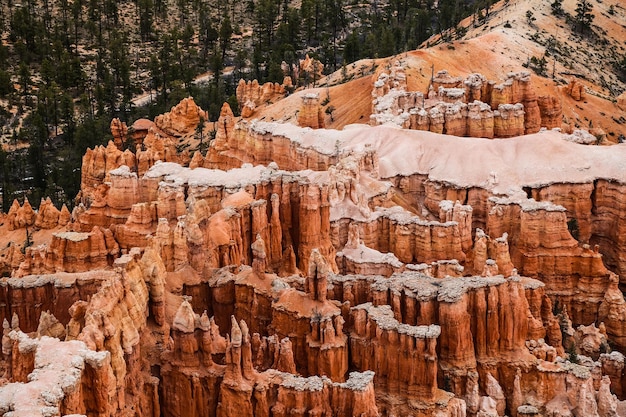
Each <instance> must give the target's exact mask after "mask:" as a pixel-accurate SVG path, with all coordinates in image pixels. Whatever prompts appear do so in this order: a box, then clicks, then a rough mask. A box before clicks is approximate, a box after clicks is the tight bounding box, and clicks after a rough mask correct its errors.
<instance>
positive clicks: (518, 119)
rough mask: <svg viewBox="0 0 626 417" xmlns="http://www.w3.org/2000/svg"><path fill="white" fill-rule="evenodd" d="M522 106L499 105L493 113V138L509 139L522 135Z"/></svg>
mask: <svg viewBox="0 0 626 417" xmlns="http://www.w3.org/2000/svg"><path fill="white" fill-rule="evenodd" d="M524 114H525V112H524V106H523V105H522V104H520V103H518V104H500V105H499V106H498V110H495V111H494V112H493V133H494V136H495V137H502V138H510V137H513V136H520V135H523V134H524V129H525V128H524Z"/></svg>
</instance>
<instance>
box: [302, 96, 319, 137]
mask: <svg viewBox="0 0 626 417" xmlns="http://www.w3.org/2000/svg"><path fill="white" fill-rule="evenodd" d="M298 126H301V127H311V128H313V129H320V128H323V127H324V126H325V122H324V113H323V112H322V107H321V106H320V97H319V94H317V93H307V94H304V95H303V96H302V106H301V107H300V111H299V113H298Z"/></svg>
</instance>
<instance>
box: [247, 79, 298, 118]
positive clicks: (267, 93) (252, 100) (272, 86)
mask: <svg viewBox="0 0 626 417" xmlns="http://www.w3.org/2000/svg"><path fill="white" fill-rule="evenodd" d="M285 87H286V86H285V84H283V85H281V84H278V83H269V82H268V83H265V84H263V85H260V84H259V83H258V81H257V80H253V81H248V82H246V81H245V80H244V79H241V80H239V84H237V92H236V94H237V102H238V103H239V108H240V110H241V117H244V118H248V117H251V116H252V115H254V113H255V111H256V108H257V107H259V106H261V105H263V104H267V103H269V102H271V101H275V100H277V99H280V98H282V96H284V95H285Z"/></svg>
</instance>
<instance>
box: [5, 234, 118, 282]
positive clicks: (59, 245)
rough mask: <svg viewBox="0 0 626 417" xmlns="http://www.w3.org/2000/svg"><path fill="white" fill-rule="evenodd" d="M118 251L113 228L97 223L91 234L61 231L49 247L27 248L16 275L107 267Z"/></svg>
mask: <svg viewBox="0 0 626 417" xmlns="http://www.w3.org/2000/svg"><path fill="white" fill-rule="evenodd" d="M118 254H119V246H118V244H117V242H116V241H115V239H114V238H113V235H112V233H111V231H110V230H109V229H101V228H99V227H97V226H96V227H94V228H93V230H92V231H91V232H90V233H80V232H59V233H55V234H53V235H52V240H51V242H50V245H49V246H39V247H29V248H27V249H26V253H25V255H24V260H23V261H22V263H21V264H20V266H19V269H18V270H17V271H15V273H14V275H15V276H16V277H22V276H25V275H32V274H46V273H54V272H85V271H90V270H93V269H104V268H105V267H107V266H108V265H110V264H111V263H112V262H113V259H114V258H116V257H117V256H118Z"/></svg>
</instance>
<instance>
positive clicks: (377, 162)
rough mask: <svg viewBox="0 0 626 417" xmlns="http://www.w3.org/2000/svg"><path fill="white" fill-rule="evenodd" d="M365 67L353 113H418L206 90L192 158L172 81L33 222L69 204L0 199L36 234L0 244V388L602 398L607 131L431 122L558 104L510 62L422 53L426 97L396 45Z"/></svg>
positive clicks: (154, 403)
mask: <svg viewBox="0 0 626 417" xmlns="http://www.w3.org/2000/svg"><path fill="white" fill-rule="evenodd" d="M374 79H375V80H374V83H375V84H374V88H373V90H374V92H373V95H372V98H373V99H374V101H375V102H374V103H373V107H374V109H375V110H376V111H378V110H380V111H381V113H380V115H381V116H380V117H378V116H376V117H374V118H373V119H371V120H373V121H374V124H375V123H378V122H379V121H383V120H384V119H385V118H386V117H387V116H389V115H390V118H389V120H390V121H392V122H393V123H396V122H398V123H399V124H400V125H403V126H404V125H405V124H408V126H409V127H414V128H419V129H424V130H423V131H421V132H410V131H409V130H408V129H407V130H402V129H398V128H394V127H387V126H377V127H372V126H352V127H350V128H347V129H345V130H343V131H341V132H336V131H332V130H328V129H319V130H315V131H313V130H312V129H309V128H301V127H298V126H293V125H281V124H277V123H269V122H262V121H254V122H247V121H241V120H240V121H236V120H235V119H234V117H233V116H232V112H231V111H230V108H229V107H228V106H227V105H225V106H224V107H223V108H222V113H221V116H220V120H219V121H218V122H217V126H215V128H216V140H215V141H214V142H213V143H212V144H211V146H210V148H209V150H208V151H207V155H206V157H203V156H202V155H201V154H199V153H196V154H195V155H194V156H193V158H191V155H189V156H185V155H184V154H182V153H181V154H179V153H177V150H176V146H175V144H176V140H178V139H179V138H182V137H183V136H176V135H184V134H185V133H182V132H185V131H188V132H191V131H190V130H185V129H190V126H191V125H192V124H193V123H192V122H190V121H192V119H193V108H194V107H193V105H192V104H191V103H189V102H186V104H181V105H180V108H177V110H176V111H174V110H173V111H172V112H171V113H169V114H168V116H167V117H162V118H161V119H159V123H158V124H155V125H150V124H149V123H146V126H148V127H147V129H145V130H142V131H145V132H146V134H145V136H141V138H140V139H139V141H138V142H137V144H138V145H140V146H136V149H135V150H134V151H131V150H128V151H125V152H120V151H119V149H118V148H117V147H116V146H115V145H114V144H113V142H111V143H110V144H109V145H108V146H107V147H106V148H104V147H100V148H97V149H95V150H91V151H88V154H89V155H88V156H87V155H86V156H85V159H84V161H85V164H86V165H85V166H84V167H83V182H84V184H83V189H82V190H81V193H82V194H81V202H82V203H83V204H82V205H79V206H78V207H77V208H76V209H75V211H74V213H73V216H72V217H73V220H74V221H73V223H70V224H69V229H70V230H72V231H64V232H60V231H46V230H43V229H40V227H44V226H45V227H47V226H50V227H53V228H54V227H57V226H55V224H56V225H58V224H65V223H63V222H67V221H69V220H70V215H69V212H68V210H67V208H65V209H62V210H61V211H58V210H56V209H53V207H52V206H51V203H50V202H49V201H48V200H44V201H43V202H42V204H41V207H40V209H39V211H38V212H36V213H35V212H34V211H33V210H32V208H30V210H28V205H27V204H26V203H25V204H24V206H20V205H19V203H17V202H15V203H14V205H13V208H12V209H11V212H10V213H9V214H8V215H6V216H2V225H0V228H1V227H5V229H4V230H5V232H4V233H5V234H6V235H7V236H9V237H10V239H15V238H16V236H17V238H18V239H21V238H22V237H23V234H24V233H25V232H24V231H19V230H17V231H16V230H15V228H16V227H17V228H19V227H22V226H20V223H21V224H26V223H27V222H31V221H32V223H31V224H32V225H35V227H34V228H32V230H30V229H29V230H30V231H29V233H33V235H32V237H33V239H34V240H35V241H36V242H37V246H30V247H28V248H25V250H24V252H25V253H24V254H23V255H22V254H21V250H20V249H21V248H20V246H19V245H16V244H15V243H11V244H8V241H7V244H6V246H3V248H4V249H3V250H2V252H1V253H0V257H2V262H3V264H2V273H3V275H7V276H8V275H13V277H12V278H8V277H7V278H4V279H2V280H0V320H2V321H3V337H2V358H1V359H0V370H2V375H3V378H4V381H2V383H1V384H0V385H1V386H0V408H1V409H5V408H6V409H7V410H9V409H10V410H12V412H17V411H19V412H22V414H24V415H29V416H31V415H32V416H39V415H68V414H70V413H72V414H79V415H98V416H110V415H122V416H126V415H135V414H137V412H138V411H137V410H141V414H142V415H143V414H145V415H152V416H156V415H166V416H170V415H171V416H174V415H178V416H197V415H216V416H230V415H248V416H254V417H255V416H269V415H275V416H288V415H305V414H306V415H333V416H338V417H344V416H354V415H364V416H368V417H369V416H372V417H374V416H377V415H386V416H389V415H420V416H423V417H435V416H437V417H441V416H455V417H458V416H465V415H470V416H495V415H504V414H508V415H512V416H520V415H529V416H531V415H545V416H548V415H554V416H556V415H591V416H593V415H598V416H603V415H611V416H613V415H620V413H622V410H623V409H624V403H622V402H620V401H619V400H618V399H617V398H623V396H624V390H623V386H624V385H623V382H624V357H623V355H622V354H621V353H620V352H619V351H621V350H623V349H624V347H623V340H622V339H623V336H624V326H623V321H624V316H625V315H626V314H625V313H624V311H622V310H623V307H624V298H623V295H622V293H621V291H620V289H619V280H620V277H619V275H620V274H621V275H623V274H622V272H623V269H624V268H622V264H624V262H622V260H623V259H622V258H623V256H622V255H621V253H622V252H623V250H622V249H624V248H625V247H626V241H624V238H623V235H624V233H622V232H623V230H622V229H623V227H622V226H623V224H622V223H623V220H624V218H623V217H624V216H623V215H622V214H623V212H626V210H622V209H623V207H622V205H623V204H622V203H623V201H622V200H624V199H623V198H622V197H621V196H622V194H624V193H623V184H624V183H626V177H624V170H623V169H622V168H623V167H622V166H621V165H620V163H619V161H622V160H623V159H624V158H623V156H624V155H623V154H624V151H623V149H622V148H621V147H619V146H614V147H611V148H610V149H609V148H606V149H605V148H602V147H594V149H593V152H591V151H590V148H588V147H587V148H585V149H584V151H583V150H581V149H580V148H582V147H581V146H579V145H576V144H573V143H571V142H569V141H567V140H564V139H567V138H566V136H564V135H562V134H560V133H559V132H557V131H545V132H541V133H538V134H533V135H527V136H525V137H522V138H511V139H509V140H506V141H489V140H478V139H477V140H473V139H467V138H460V137H456V136H454V135H470V134H472V133H470V132H476V134H480V136H485V137H492V136H493V137H497V136H498V134H499V135H504V136H506V135H509V134H511V133H510V132H511V130H516V131H519V132H521V133H525V132H526V133H527V132H530V131H533V130H534V129H536V128H537V127H536V126H537V118H536V117H535V116H536V114H535V113H536V110H537V109H539V113H540V114H541V115H545V117H548V118H549V117H552V118H553V119H554V120H556V119H557V118H558V115H557V114H558V111H557V110H558V109H557V107H556V104H557V103H556V102H553V101H551V100H546V101H545V103H544V104H545V105H544V104H541V103H542V100H541V99H538V98H536V96H535V94H534V92H533V91H532V86H531V84H530V78H529V77H528V76H527V74H526V75H525V74H524V73H519V74H511V75H509V76H508V77H507V79H506V80H505V82H504V83H502V85H501V86H496V84H495V83H493V82H489V81H487V80H486V79H485V78H484V77H481V76H479V75H477V74H473V75H471V76H470V77H468V78H467V79H465V80H464V79H462V78H458V79H457V77H452V76H450V75H449V74H445V73H440V74H438V75H437V77H436V84H437V85H436V88H433V89H432V91H430V92H429V94H428V97H425V95H424V93H423V92H408V91H406V86H407V85H410V83H407V79H406V73H405V72H404V68H403V67H402V63H401V62H395V63H393V65H389V66H388V67H386V68H384V69H382V68H381V69H380V70H379V71H377V73H376V74H375V75H374ZM246 86H247V84H246V85H244V87H246ZM244 87H242V89H243V88H244ZM418 93H419V94H418ZM259 94H264V93H263V89H261V91H260V93H259ZM469 100H471V103H470V104H467V103H465V101H469ZM474 100H481V102H478V101H474ZM487 103H489V104H487ZM493 103H497V106H498V107H499V110H497V111H495V112H493V111H492V110H491V109H492V108H496V107H495V106H494V107H492V106H491V104H493ZM518 103H519V104H518ZM542 106H544V107H543V108H545V109H546V110H545V111H544V110H542ZM533 109H534V110H533ZM386 112H388V113H386ZM502 112H505V113H506V112H509V113H507V116H506V117H508V118H506V117H504V118H503V116H502ZM516 112H517V113H518V114H517V115H516ZM524 112H526V114H524ZM318 113H319V112H318ZM466 113H467V114H466ZM196 114H197V112H196ZM520 114H521V116H520ZM533 114H535V115H533ZM526 115H529V117H526ZM185 120H186V121H185ZM505 122H506V123H505ZM142 123H143V122H142ZM507 123H508V124H507ZM541 123H543V121H542V122H541ZM185 126H186V127H185ZM179 128H180V130H177V129H179ZM164 129H170V131H168V132H166V130H164ZM130 130H131V132H130V133H127V134H129V135H133V136H132V137H133V139H135V138H137V137H139V136H140V135H138V136H134V135H135V133H136V132H133V130H134V129H130ZM425 130H436V131H441V132H443V131H445V132H447V133H454V135H452V134H449V135H447V136H445V137H443V136H439V135H438V134H435V133H433V132H426V131H425ZM496 130H497V131H498V134H496ZM521 133H520V134H521ZM142 135H143V134H142ZM130 148H132V146H131V147H130ZM560 158H563V160H561V159H560ZM159 160H160V161H161V162H158V161H159ZM563 161H567V163H564V162H563ZM180 162H184V163H187V162H189V167H185V166H182V165H181V164H180ZM279 167H280V168H279ZM217 168H219V169H217ZM24 207H26V209H24ZM55 210H56V211H55ZM31 213H32V214H31ZM62 218H63V219H64V220H61V219H62ZM25 219H28V220H25ZM11 228H13V230H9V229H11ZM53 232H54V233H53ZM48 236H51V237H48ZM39 242H47V243H45V244H41V245H40V244H39ZM603 261H605V262H606V265H605V264H604V263H603ZM18 262H19V263H20V265H19V266H18V265H16V263H18ZM607 266H608V267H609V268H610V269H611V270H612V271H614V272H609V269H608V268H607ZM518 271H519V273H521V274H522V276H520V275H519V274H518ZM622 278H623V277H622ZM19 328H21V329H22V330H23V331H24V332H28V333H30V334H31V335H32V337H38V339H34V338H33V339H31V337H29V336H27V335H26V334H25V333H21V332H20V331H19V330H18V329H19ZM50 336H53V337H58V338H59V340H58V341H57V340H53V341H52V342H49V341H50V340H52V339H51V337H50ZM61 340H64V341H61ZM611 347H614V348H616V349H617V350H616V351H614V352H610V353H609V351H610V348H611ZM46 349H48V350H49V351H53V352H55V355H54V356H51V355H50V354H46V353H45V350H46ZM85 352H86V353H85ZM566 353H567V354H566ZM66 354H68V355H69V356H68V357H69V359H68V357H66V356H65V355H66ZM51 357H54V359H55V360H57V361H58V363H59V365H62V366H63V369H58V368H56V367H55V366H56V364H51V363H49V362H50V361H48V359H49V358H51ZM47 358H48V359H47ZM565 358H569V361H568V360H566V359H565ZM576 359H578V362H579V363H573V362H575V361H576ZM46 361H47V362H46ZM39 364H43V365H41V366H40V365H39ZM51 369H52V370H54V372H55V375H60V378H61V383H60V384H61V385H62V386H61V388H59V383H58V382H57V381H59V378H58V377H57V376H53V375H47V374H45V372H47V370H51ZM348 370H354V371H356V372H352V373H349V372H348ZM76 381H77V382H76ZM42 384H43V385H42ZM50 384H52V385H50ZM50 387H52V388H50ZM614 394H615V395H616V396H617V397H615V396H613V395H614ZM15 395H18V396H19V397H16V396H15ZM14 398H19V399H20V400H22V399H26V400H24V401H20V402H18V403H16V401H14ZM41 398H43V399H44V401H45V402H46V403H45V405H41V404H40V402H41V400H40V399H41ZM31 404H34V406H35V407H36V408H34V409H27V408H25V407H26V406H29V407H30V405H31ZM20 407H21V408H20ZM46 407H49V408H46ZM55 407H56V408H55Z"/></svg>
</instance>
